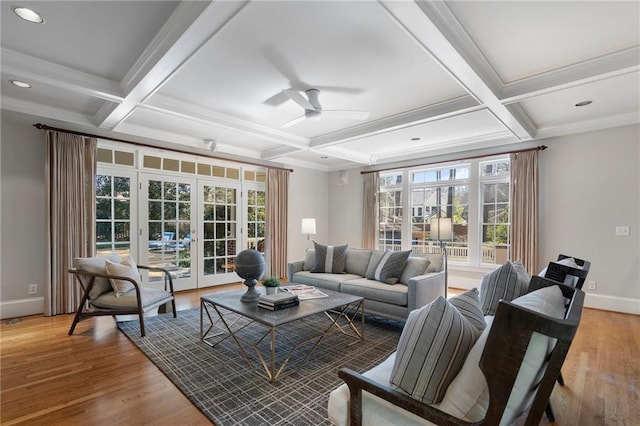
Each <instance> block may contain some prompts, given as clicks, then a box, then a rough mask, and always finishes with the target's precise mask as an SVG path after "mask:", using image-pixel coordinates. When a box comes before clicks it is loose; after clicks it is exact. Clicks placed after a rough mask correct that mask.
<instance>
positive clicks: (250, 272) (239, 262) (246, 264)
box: [236, 250, 265, 281]
mask: <svg viewBox="0 0 640 426" xmlns="http://www.w3.org/2000/svg"><path fill="white" fill-rule="evenodd" d="M264 270H265V262H264V255H263V254H262V253H261V252H259V251H258V250H242V251H241V252H240V253H238V256H237V257H236V273H237V274H238V275H239V276H240V278H243V279H245V280H248V281H251V280H258V279H260V278H261V277H262V275H263V274H264Z"/></svg>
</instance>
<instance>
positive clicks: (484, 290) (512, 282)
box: [480, 260, 530, 315]
mask: <svg viewBox="0 0 640 426" xmlns="http://www.w3.org/2000/svg"><path fill="white" fill-rule="evenodd" d="M529 281H530V277H529V274H527V271H526V270H525V269H524V265H522V262H520V261H519V260H517V261H515V262H513V263H511V262H507V263H505V264H504V265H502V266H501V267H499V268H498V269H496V270H495V271H493V272H489V273H488V274H485V275H484V276H483V277H482V282H481V283H480V305H481V306H482V313H483V314H485V315H495V314H496V310H497V309H498V302H500V300H501V299H502V300H506V301H507V302H510V301H512V300H513V299H515V298H516V297H520V296H522V295H523V294H525V293H526V292H527V288H529Z"/></svg>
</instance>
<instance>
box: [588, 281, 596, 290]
mask: <svg viewBox="0 0 640 426" xmlns="http://www.w3.org/2000/svg"><path fill="white" fill-rule="evenodd" d="M588 287H589V290H596V282H595V281H589V283H588Z"/></svg>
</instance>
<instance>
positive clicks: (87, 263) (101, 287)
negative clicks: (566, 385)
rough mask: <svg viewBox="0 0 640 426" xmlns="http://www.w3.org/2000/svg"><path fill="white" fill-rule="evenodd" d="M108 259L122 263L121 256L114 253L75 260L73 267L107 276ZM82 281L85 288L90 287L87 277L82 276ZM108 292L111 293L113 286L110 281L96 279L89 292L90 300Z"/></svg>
mask: <svg viewBox="0 0 640 426" xmlns="http://www.w3.org/2000/svg"><path fill="white" fill-rule="evenodd" d="M107 259H108V260H110V261H111V262H115V263H120V261H121V259H120V256H118V255H117V254H116V253H112V254H110V255H109V256H96V257H76V258H75V259H73V267H74V268H76V269H78V270H80V271H87V272H93V273H96V274H106V273H107V268H106V261H107ZM80 280H81V281H82V283H83V284H84V285H85V286H87V285H89V279H88V277H87V276H86V275H81V276H80ZM107 291H111V284H110V283H109V280H108V279H106V278H102V277H96V278H95V280H94V282H93V287H91V291H90V292H89V298H90V299H95V298H97V297H98V296H100V295H101V294H102V293H106V292H107Z"/></svg>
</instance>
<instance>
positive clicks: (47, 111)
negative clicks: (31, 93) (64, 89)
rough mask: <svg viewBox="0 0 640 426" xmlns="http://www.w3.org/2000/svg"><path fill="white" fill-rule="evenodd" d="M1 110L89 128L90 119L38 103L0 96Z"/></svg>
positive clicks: (91, 124)
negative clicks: (0, 97) (0, 100)
mask: <svg viewBox="0 0 640 426" xmlns="http://www.w3.org/2000/svg"><path fill="white" fill-rule="evenodd" d="M2 109H6V110H8V111H15V112H20V113H22V114H29V115H35V116H40V117H46V118H49V119H52V120H58V121H61V122H66V123H74V124H79V125H82V126H91V127H93V123H92V121H91V117H89V116H86V115H84V114H80V113H77V112H71V111H67V110H64V109H62V108H56V107H50V106H46V105H42V104H39V103H34V102H29V101H24V100H22V99H16V98H11V97H8V96H5V95H2Z"/></svg>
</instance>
